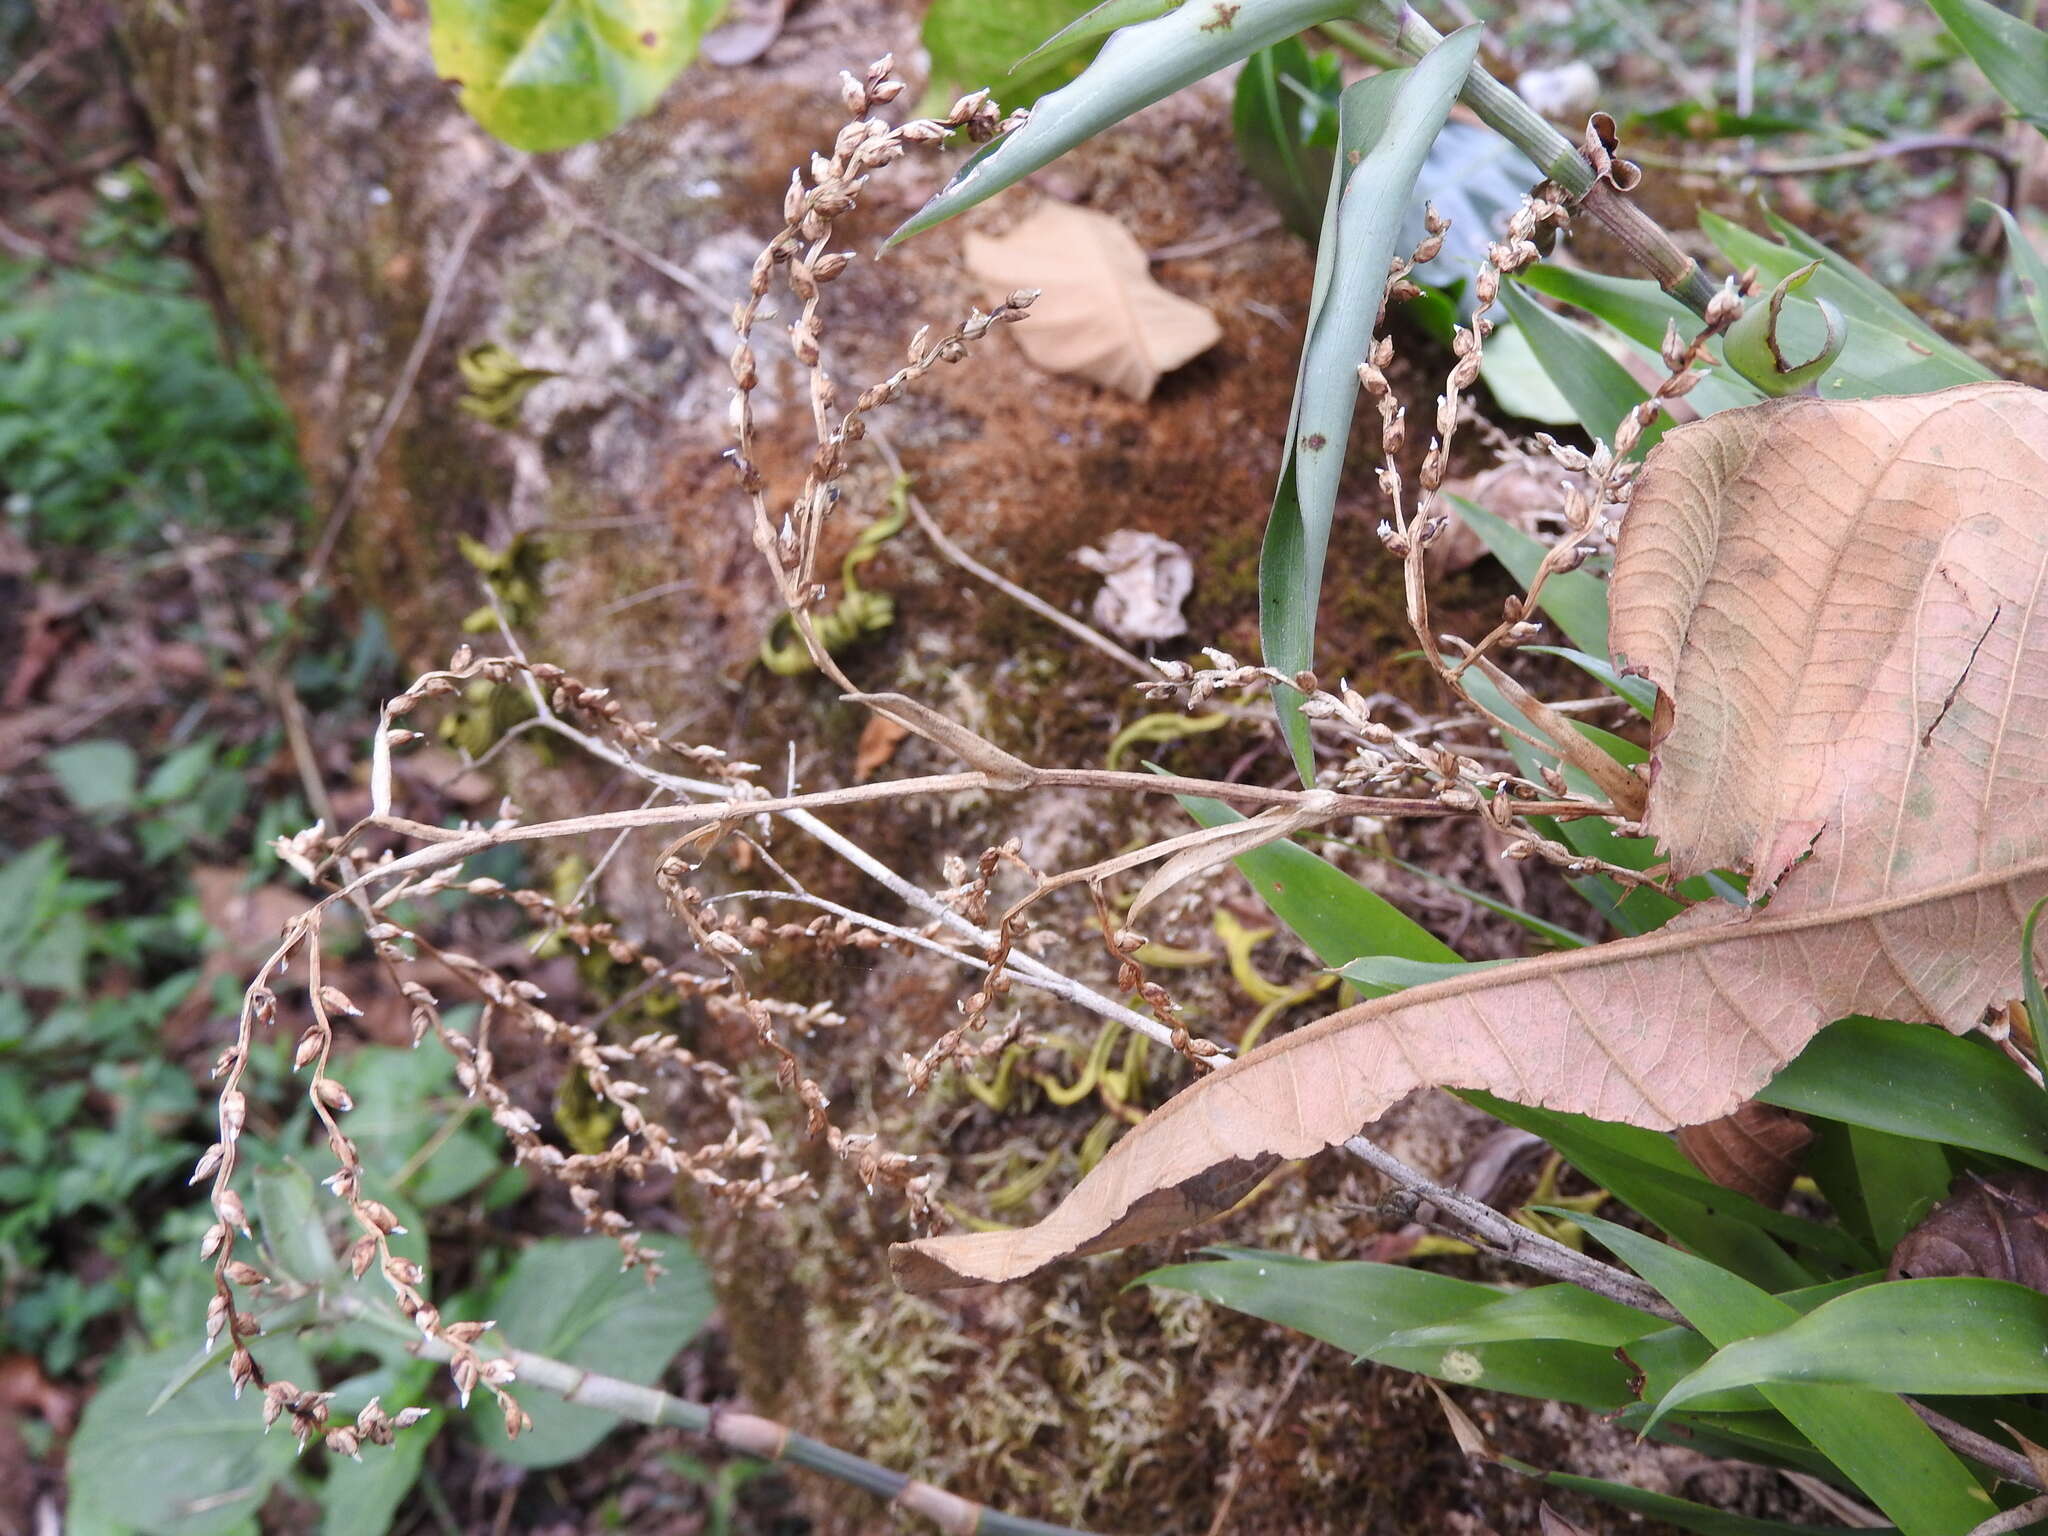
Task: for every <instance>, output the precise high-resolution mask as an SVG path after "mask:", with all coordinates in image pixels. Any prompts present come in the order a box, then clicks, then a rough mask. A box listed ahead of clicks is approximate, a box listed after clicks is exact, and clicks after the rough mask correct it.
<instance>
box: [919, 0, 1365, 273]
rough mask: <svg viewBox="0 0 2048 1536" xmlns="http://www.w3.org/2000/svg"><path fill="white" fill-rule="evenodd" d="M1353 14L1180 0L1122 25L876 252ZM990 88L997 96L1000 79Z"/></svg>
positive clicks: (1302, 1) (1319, 5)
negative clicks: (1270, 50) (1184, 93)
mask: <svg viewBox="0 0 2048 1536" xmlns="http://www.w3.org/2000/svg"><path fill="white" fill-rule="evenodd" d="M1157 3H1158V0H1151V5H1149V6H1148V5H1145V4H1138V3H1120V4H1118V5H1116V6H1115V7H1114V8H1111V7H1107V6H1105V7H1102V8H1100V10H1099V11H1098V12H1091V13H1090V16H1089V17H1084V18H1083V24H1091V23H1092V24H1094V25H1100V24H1101V22H1102V21H1103V20H1122V19H1123V18H1125V17H1126V16H1131V15H1138V14H1142V13H1143V12H1144V11H1145V10H1147V9H1150V8H1152V6H1156V4H1157ZM1351 10H1352V7H1351V6H1350V5H1348V4H1346V3H1344V0H1184V3H1182V4H1178V5H1176V6H1174V7H1173V8H1172V9H1171V10H1168V11H1167V12H1166V13H1165V14H1164V15H1159V16H1155V17H1153V19H1151V20H1149V21H1143V22H1139V23H1137V24H1136V25H1132V26H1125V27H1123V28H1122V29H1121V30H1120V31H1118V32H1116V33H1114V34H1113V35H1112V36H1111V37H1110V39H1109V41H1108V42H1106V43H1104V44H1103V46H1102V51H1101V52H1100V53H1098V54H1097V55H1096V56H1095V62H1094V63H1092V64H1090V65H1089V66H1088V68H1087V69H1086V70H1084V71H1083V72H1082V74H1081V76H1080V78H1079V79H1077V80H1075V81H1074V82H1073V83H1072V84H1071V85H1067V86H1063V87H1062V88H1061V89H1059V90H1057V91H1054V92H1052V93H1051V94H1050V95H1047V96H1043V97H1041V98H1040V99H1039V101H1038V103H1037V105H1035V106H1034V107H1032V109H1031V116H1030V118H1029V119H1028V120H1027V121H1026V122H1025V123H1024V124H1023V125H1022V126H1021V127H1018V128H1016V129H1013V130H1012V131H1011V132H1009V133H1007V134H1005V135H1003V137H1001V138H1000V139H997V140H996V141H995V142H994V143H992V144H989V145H986V146H984V147H983V149H982V150H981V152H980V153H979V154H977V155H975V156H974V158H973V159H971V160H969V161H968V162H967V163H966V164H965V165H963V166H962V167H961V168H960V169H959V170H958V171H957V172H955V173H954V176H953V179H952V180H951V181H949V182H947V183H946V185H945V186H943V187H942V188H940V189H939V191H938V193H937V195H935V196H934V197H933V198H932V200H931V201H930V202H928V203H926V204H925V205H924V207H923V208H921V209H919V210H918V211H917V213H916V214H914V215H913V216H912V217H911V218H910V219H909V221H908V222H906V223H905V224H904V225H903V227H902V228H901V229H898V230H897V231H896V232H895V233H894V234H893V235H891V236H890V237H889V238H888V240H887V241H886V242H885V243H884V245H883V249H884V250H886V249H888V247H889V246H892V245H895V244H897V243H898V242H899V241H903V240H907V239H909V238H910V237H911V236H912V235H915V234H920V233H922V232H923V231H925V230H927V229H930V228H932V227H933V226H935V225H938V224H943V223H944V222H945V221H946V220H948V219H950V218H952V217H953V216H954V215H955V214H958V213H964V212H965V211H966V210H967V209H969V208H972V207H973V206H974V205H975V204H976V203H979V202H982V201H984V200H985V199H987V198H990V197H993V196H995V194H996V193H998V192H1000V191H1002V190H1003V189H1004V188H1005V187H1011V186H1015V185H1016V184H1017V183H1018V182H1020V181H1022V180H1023V179H1024V178H1025V177H1026V176H1029V175H1030V174H1031V173H1032V172H1033V171H1036V170H1038V169H1040V168H1041V167H1043V166H1046V165H1050V164H1051V163H1052V162H1053V161H1054V160H1057V159H1058V158H1059V157H1060V156H1061V155H1063V154H1065V153H1066V152H1067V151H1068V150H1070V149H1072V148H1073V147H1074V146H1075V145H1077V144H1080V143H1083V142H1085V141H1086V140H1088V139H1092V138H1093V137H1095V135H1096V134H1098V133H1100V132H1102V130H1103V129H1105V128H1108V127H1111V126H1112V125H1114V124H1116V123H1120V122H1122V121H1123V120H1124V119H1125V118H1127V117H1129V116H1130V115H1131V114H1132V113H1133V112H1136V111H1138V110H1139V109H1141V108H1143V107H1149V106H1151V105H1152V103H1153V102H1155V101H1159V100H1162V99H1164V98H1165V97H1167V96H1170V95H1172V94H1173V93H1174V92H1175V91H1177V90H1180V89H1181V88H1182V87H1183V86H1189V85H1193V84H1194V83H1195V82H1196V81H1197V80H1200V79H1202V78H1203V77H1205V76H1207V75H1213V74H1215V73H1216V71H1217V70H1219V69H1224V68H1226V67H1228V66H1229V65H1232V64H1235V63H1237V62H1239V61H1240V60H1242V59H1247V58H1250V57H1251V56H1252V55H1253V54H1254V53H1257V52H1258V51H1259V50H1260V49H1261V48H1265V47H1268V46H1270V45H1271V44H1273V43H1277V42H1279V41H1280V40H1281V39H1282V38H1288V37H1292V36H1294V34H1295V33H1297V32H1300V31H1302V30H1303V29H1305V28H1307V27H1312V26H1315V25H1316V24H1317V23H1318V22H1324V21H1334V20H1336V19H1337V18H1338V17H1340V16H1347V15H1349V14H1350V13H1351ZM1072 41H1073V39H1072V38H1071V37H1069V38H1068V39H1067V42H1072ZM1061 46H1063V47H1064V46H1066V44H1065V43H1062V45H1061ZM995 84H996V94H997V97H998V99H1000V98H1001V94H1002V91H1001V83H1000V82H996V83H995Z"/></svg>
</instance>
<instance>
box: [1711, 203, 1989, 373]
mask: <svg viewBox="0 0 2048 1536" xmlns="http://www.w3.org/2000/svg"><path fill="white" fill-rule="evenodd" d="M1771 226H1772V228H1773V229H1774V230H1776V231H1777V233H1779V234H1780V235H1782V236H1784V238H1785V240H1786V241H1787V243H1786V244H1784V245H1780V244H1778V243H1777V241H1775V240H1768V239H1766V238H1765V237H1764V236H1762V235H1759V234H1755V233H1753V232H1752V231H1750V230H1747V229H1744V228H1743V227H1742V226H1741V225H1739V224H1734V223H1731V222H1729V221H1728V220H1727V219H1724V218H1722V217H1720V215H1718V214H1714V213H1709V212H1704V211H1703V212H1702V213H1701V214H1700V229H1701V230H1702V231H1703V232H1704V233H1705V234H1706V235H1707V237H1708V238H1709V239H1711V240H1712V241H1713V242H1714V244H1715V245H1717V246H1719V247H1720V248H1721V253H1722V254H1723V255H1724V256H1726V257H1727V258H1728V260H1729V262H1730V264H1731V265H1733V266H1736V267H1755V268H1756V269H1757V274H1758V277H1759V278H1760V280H1761V281H1762V284H1763V286H1764V288H1765V289H1766V290H1768V289H1769V288H1770V287H1771V285H1772V284H1774V283H1777V282H1780V281H1782V280H1783V279H1785V278H1787V277H1790V276H1791V275H1792V274H1793V273H1794V272H1797V271H1798V270H1799V269H1800V268H1801V267H1803V266H1805V265H1806V264H1807V263H1808V262H1810V261H1814V260H1816V259H1817V260H1819V261H1820V262H1821V264H1822V265H1821V270H1820V271H1818V272H1816V273H1815V274H1814V275H1813V278H1812V280H1811V281H1810V282H1809V283H1808V284H1807V286H1806V290H1805V291H1806V292H1807V293H1809V294H1811V295H1812V296H1814V297H1815V298H1822V299H1826V300H1828V301H1829V302H1830V303H1832V304H1833V305H1834V306H1835V307H1836V308H1838V309H1839V310H1841V312H1842V314H1843V316H1844V317H1846V318H1847V320H1848V322H1849V336H1848V341H1847V344H1846V345H1845V346H1844V347H1843V348H1842V354H1841V356H1840V357H1838V358H1836V359H1835V363H1834V366H1833V367H1831V368H1829V369H1828V370H1827V372H1826V373H1825V374H1824V375H1823V376H1822V377H1821V380H1820V393H1821V395H1822V396H1823V397H1824V398H1826V399H1829V400H1867V399H1874V398H1876V397H1877V396H1879V395H1918V394H1925V393H1927V392H1928V391H1930V390H1936V389H1946V388H1948V387H1949V386H1950V385H1951V384H1969V383H1973V382H1975V381H1977V380H1981V379H1989V378H1993V377H1995V375H1994V374H1993V373H1992V372H1991V370H1990V369H1988V368H1986V367H1985V366H1984V365H1983V364H1982V363H1980V362H1977V361H1976V360H1975V359H1974V358H1972V357H1969V356H1968V355H1967V354H1965V353H1963V352H1961V351H1959V350H1957V349H1956V348H1955V347H1954V346H1952V345H1950V344H1949V343H1948V342H1946V341H1944V340H1943V339H1942V338H1941V337H1940V336H1938V335H1936V334H1935V333H1934V332H1933V331H1931V330H1929V329H1928V328H1927V327H1926V326H1925V325H1923V324H1922V323H1921V322H1920V321H1919V320H1918V319H1917V318H1916V317H1915V316H1914V314H1913V312H1912V311H1911V310H1909V309H1907V308H1906V307H1905V306H1904V305H1903V304H1901V303H1899V301H1898V300H1897V299H1895V298H1894V297H1892V295H1891V294H1889V293H1887V292H1886V291H1885V290H1884V288H1883V286H1882V285H1880V284H1879V283H1878V282H1877V281H1876V280H1875V279H1873V278H1872V277H1870V275H1869V274H1867V273H1865V272H1862V271H1860V270H1858V269H1857V267H1856V265H1855V264H1854V263H1853V262H1849V261H1845V260H1844V259H1843V258H1842V257H1840V256H1838V255H1836V254H1835V253H1834V252H1833V251H1831V250H1829V249H1828V248H1827V247H1826V246H1824V245H1822V244H1821V243H1820V242H1819V241H1817V240H1815V239H1813V238H1812V237H1811V236H1810V235H1807V234H1804V233H1803V232H1801V231H1799V230H1797V229H1795V228H1794V227H1793V226H1792V225H1790V224H1787V223H1785V222H1784V221H1783V220H1781V219H1777V218H1773V219H1772V220H1771Z"/></svg>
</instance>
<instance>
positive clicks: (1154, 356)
mask: <svg viewBox="0 0 2048 1536" xmlns="http://www.w3.org/2000/svg"><path fill="white" fill-rule="evenodd" d="M961 245H962V249H963V250H964V252H965V254H966V259H967V270H968V271H970V272H972V273H973V274H974V275H975V276H976V277H978V278H980V279H981V280H982V281H983V282H986V283H990V284H993V285H994V286H995V287H997V288H1000V289H1002V290H1003V291H1004V292H1005V293H1009V292H1012V291H1014V290H1016V289H1019V288H1036V289H1038V290H1039V296H1038V301H1037V302H1036V303H1035V304H1033V305H1032V306H1031V311H1030V314H1029V315H1028V317H1027V318H1026V320H1025V323H1024V324H1022V325H1019V326H1015V327H1013V328H1012V329H1011V332H1010V334H1011V335H1012V336H1013V337H1015V338H1016V342H1017V345H1018V346H1019V347H1021V348H1022V349H1023V352H1024V356H1025V358H1026V360H1027V361H1029V362H1030V363H1031V365H1032V366H1033V367H1034V368H1042V369H1044V370H1045V371H1046V372H1047V373H1070V374H1073V375H1074V376H1075V377H1076V378H1082V379H1086V380H1088V381H1089V382H1090V383H1091V384H1100V385H1102V386H1103V387H1104V388H1106V389H1114V390H1116V391H1118V392H1119V393H1121V394H1126V395H1129V396H1130V397H1131V398H1132V399H1133V400H1146V399H1149V398H1151V395H1152V388H1153V386H1154V385H1156V384H1157V383H1158V382H1159V379H1160V376H1161V375H1162V374H1168V373H1171V372H1173V370H1174V369H1176V368H1178V367H1180V366H1181V364H1183V363H1185V362H1187V361H1188V360H1189V359H1191V358H1193V357H1196V356H1199V355H1200V354H1201V353H1203V352H1206V351H1208V350H1209V348H1211V347H1213V346H1215V345H1216V343H1217V341H1218V340H1220V339H1221V338H1222V335H1223V330H1222V327H1220V326H1219V325H1217V323H1216V317H1215V316H1214V315H1211V314H1210V313H1209V311H1208V310H1206V309H1204V308H1203V307H1202V306H1201V305H1199V304H1196V303H1194V302H1192V301H1191V300H1188V299H1183V298H1181V297H1180V296H1179V295H1178V294H1172V293H1168V292H1167V291H1166V290H1165V289H1164V288H1162V287H1160V286H1159V285H1158V284H1157V283H1155V282H1153V281H1152V272H1151V268H1150V265H1149V264H1148V263H1147V262H1146V260H1145V253H1144V251H1143V250H1141V249H1140V248H1139V246H1138V242H1137V241H1136V240H1134V239H1132V238H1131V232H1130V231H1129V230H1127V229H1125V228H1124V227H1123V225H1121V224H1119V223H1118V222H1117V221H1116V220H1115V219H1113V218H1111V217H1109V215H1108V214H1104V213H1096V212H1093V211H1092V210H1090V209H1087V208H1076V207H1074V206H1073V205H1072V204H1071V203H1054V202H1048V203H1045V204H1044V205H1042V206H1041V207H1040V208H1039V209H1038V211H1037V212H1036V213H1034V214H1032V215H1031V217H1029V218H1028V219H1026V220H1025V221H1024V222H1023V223H1021V224H1019V225H1018V226H1017V227H1016V228H1015V229H1013V230H1011V231H1010V232H1009V233H1008V234H1007V235H994V236H991V235H969V236H967V237H966V239H965V240H963V241H962V242H961Z"/></svg>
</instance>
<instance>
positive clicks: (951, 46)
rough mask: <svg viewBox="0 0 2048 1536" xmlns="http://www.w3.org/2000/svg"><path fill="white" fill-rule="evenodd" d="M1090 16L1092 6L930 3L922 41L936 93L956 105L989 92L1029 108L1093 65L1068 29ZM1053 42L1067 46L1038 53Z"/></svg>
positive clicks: (1038, 0)
mask: <svg viewBox="0 0 2048 1536" xmlns="http://www.w3.org/2000/svg"><path fill="white" fill-rule="evenodd" d="M1089 14H1090V13H1089V9H1088V5H1087V0H1002V3H1001V4H999V5H991V4H989V3H988V0H932V7H931V9H930V10H928V11H926V12H925V13H924V33H923V36H924V46H925V50H926V51H927V52H928V53H930V54H931V56H932V69H931V79H932V87H933V89H934V90H936V91H938V92H939V93H940V94H941V95H942V96H943V97H944V99H945V100H946V101H947V102H950V101H951V100H952V98H953V96H955V95H958V94H960V93H962V92H965V91H971V90H978V89H980V88H981V87H982V86H987V87H989V89H990V92H991V94H993V95H994V97H995V99H996V100H997V101H999V102H1001V103H1002V104H1003V106H1004V107H1005V108H1006V109H1008V110H1011V111H1015V110H1016V109H1017V108H1018V107H1028V106H1030V105H1031V104H1032V103H1033V102H1035V101H1037V100H1038V98H1039V97H1041V96H1043V95H1044V94H1045V93H1046V92H1047V91H1052V90H1057V89H1058V88H1059V87H1060V86H1062V85H1065V84H1066V83H1067V82H1068V81H1069V80H1071V79H1073V78H1074V76H1076V75H1078V74H1079V73H1080V72H1081V69H1082V66H1084V65H1085V64H1086V63H1087V62H1088V60H1087V55H1086V53H1085V52H1084V51H1083V49H1084V45H1085V41H1086V40H1085V39H1083V38H1080V37H1077V36H1070V35H1069V34H1068V30H1067V29H1068V28H1069V27H1071V26H1073V25H1074V24H1075V23H1078V22H1080V21H1083V20H1085V19H1086V18H1087V16H1088V15H1089ZM1062 40H1063V41H1062ZM1052 41H1062V46H1061V47H1060V48H1059V49H1058V50H1057V51H1055V50H1054V49H1052V48H1051V47H1046V48H1043V49H1042V50H1041V49H1040V47H1039V45H1040V44H1042V43H1048V42H1052ZM1027 59H1029V60H1030V62H1028V63H1026V62H1025V61H1026V60H1027ZM941 110H943V108H941Z"/></svg>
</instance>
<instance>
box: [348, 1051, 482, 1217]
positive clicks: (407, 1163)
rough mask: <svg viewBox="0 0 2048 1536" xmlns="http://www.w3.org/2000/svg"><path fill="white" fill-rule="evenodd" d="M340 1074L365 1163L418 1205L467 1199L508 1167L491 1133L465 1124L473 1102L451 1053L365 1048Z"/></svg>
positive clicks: (350, 1127)
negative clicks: (465, 1094)
mask: <svg viewBox="0 0 2048 1536" xmlns="http://www.w3.org/2000/svg"><path fill="white" fill-rule="evenodd" d="M336 1075H337V1076H338V1077H340V1078H341V1080H342V1081H343V1082H345V1083H347V1084H348V1086H349V1091H350V1092H351V1093H352V1094H353V1095H354V1097H355V1099H356V1102H357V1105H358V1108H357V1109H356V1110H355V1112H354V1113H353V1114H351V1115H350V1116H349V1125H348V1132H349V1135H350V1136H351V1137H353V1138H354V1139H355V1143H356V1147H357V1149H358V1150H359V1151H360V1152H361V1153H362V1156H363V1164H364V1166H365V1167H366V1168H368V1169H369V1170H370V1171H371V1172H372V1173H374V1174H376V1175H378V1176H379V1177H381V1178H385V1179H392V1180H397V1181H398V1183H399V1187H400V1188H401V1189H403V1190H404V1191H405V1193H406V1194H407V1195H408V1196H410V1197H411V1198H412V1200H413V1201H414V1202H415V1203H417V1204H419V1205H421V1206H435V1205H440V1204H443V1203H444V1202H446V1201H449V1200H457V1199H460V1198H461V1197H462V1196H464V1195H466V1194H468V1193H469V1192H470V1191H471V1190H473V1189H475V1188H476V1187H477V1186H478V1185H479V1184H482V1183H483V1182H484V1181H485V1180H486V1179H488V1178H490V1177H491V1176H492V1175H493V1174H495V1173H496V1172H497V1171H498V1170H499V1168H500V1167H502V1166H503V1163H504V1159H503V1158H502V1157H500V1155H499V1153H498V1149H497V1147H496V1146H495V1145H494V1144H493V1142H492V1141H490V1140H488V1139H486V1137H487V1133H486V1132H484V1131H482V1130H480V1129H479V1128H478V1127H477V1126H473V1125H465V1124H461V1123H459V1122H461V1121H462V1119H463V1118H464V1117H465V1116H467V1115H468V1114H469V1112H470V1109H471V1104H470V1102H469V1101H468V1100H467V1099H465V1098H464V1097H463V1095H462V1092H461V1090H460V1089H459V1088H457V1087H456V1086H455V1063H454V1061H453V1060H452V1059H451V1058H450V1057H449V1055H448V1053H447V1052H446V1051H438V1050H433V1049H431V1048H429V1049H424V1050H404V1049H400V1048H397V1047H389V1046H365V1047H363V1048H362V1049H360V1050H358V1051H355V1052H353V1053H352V1054H351V1055H350V1056H349V1057H348V1058H347V1059H346V1060H345V1061H344V1062H343V1063H342V1064H341V1065H340V1066H339V1067H337V1068H336ZM401 1175H402V1176H403V1177H402V1178H401Z"/></svg>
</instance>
